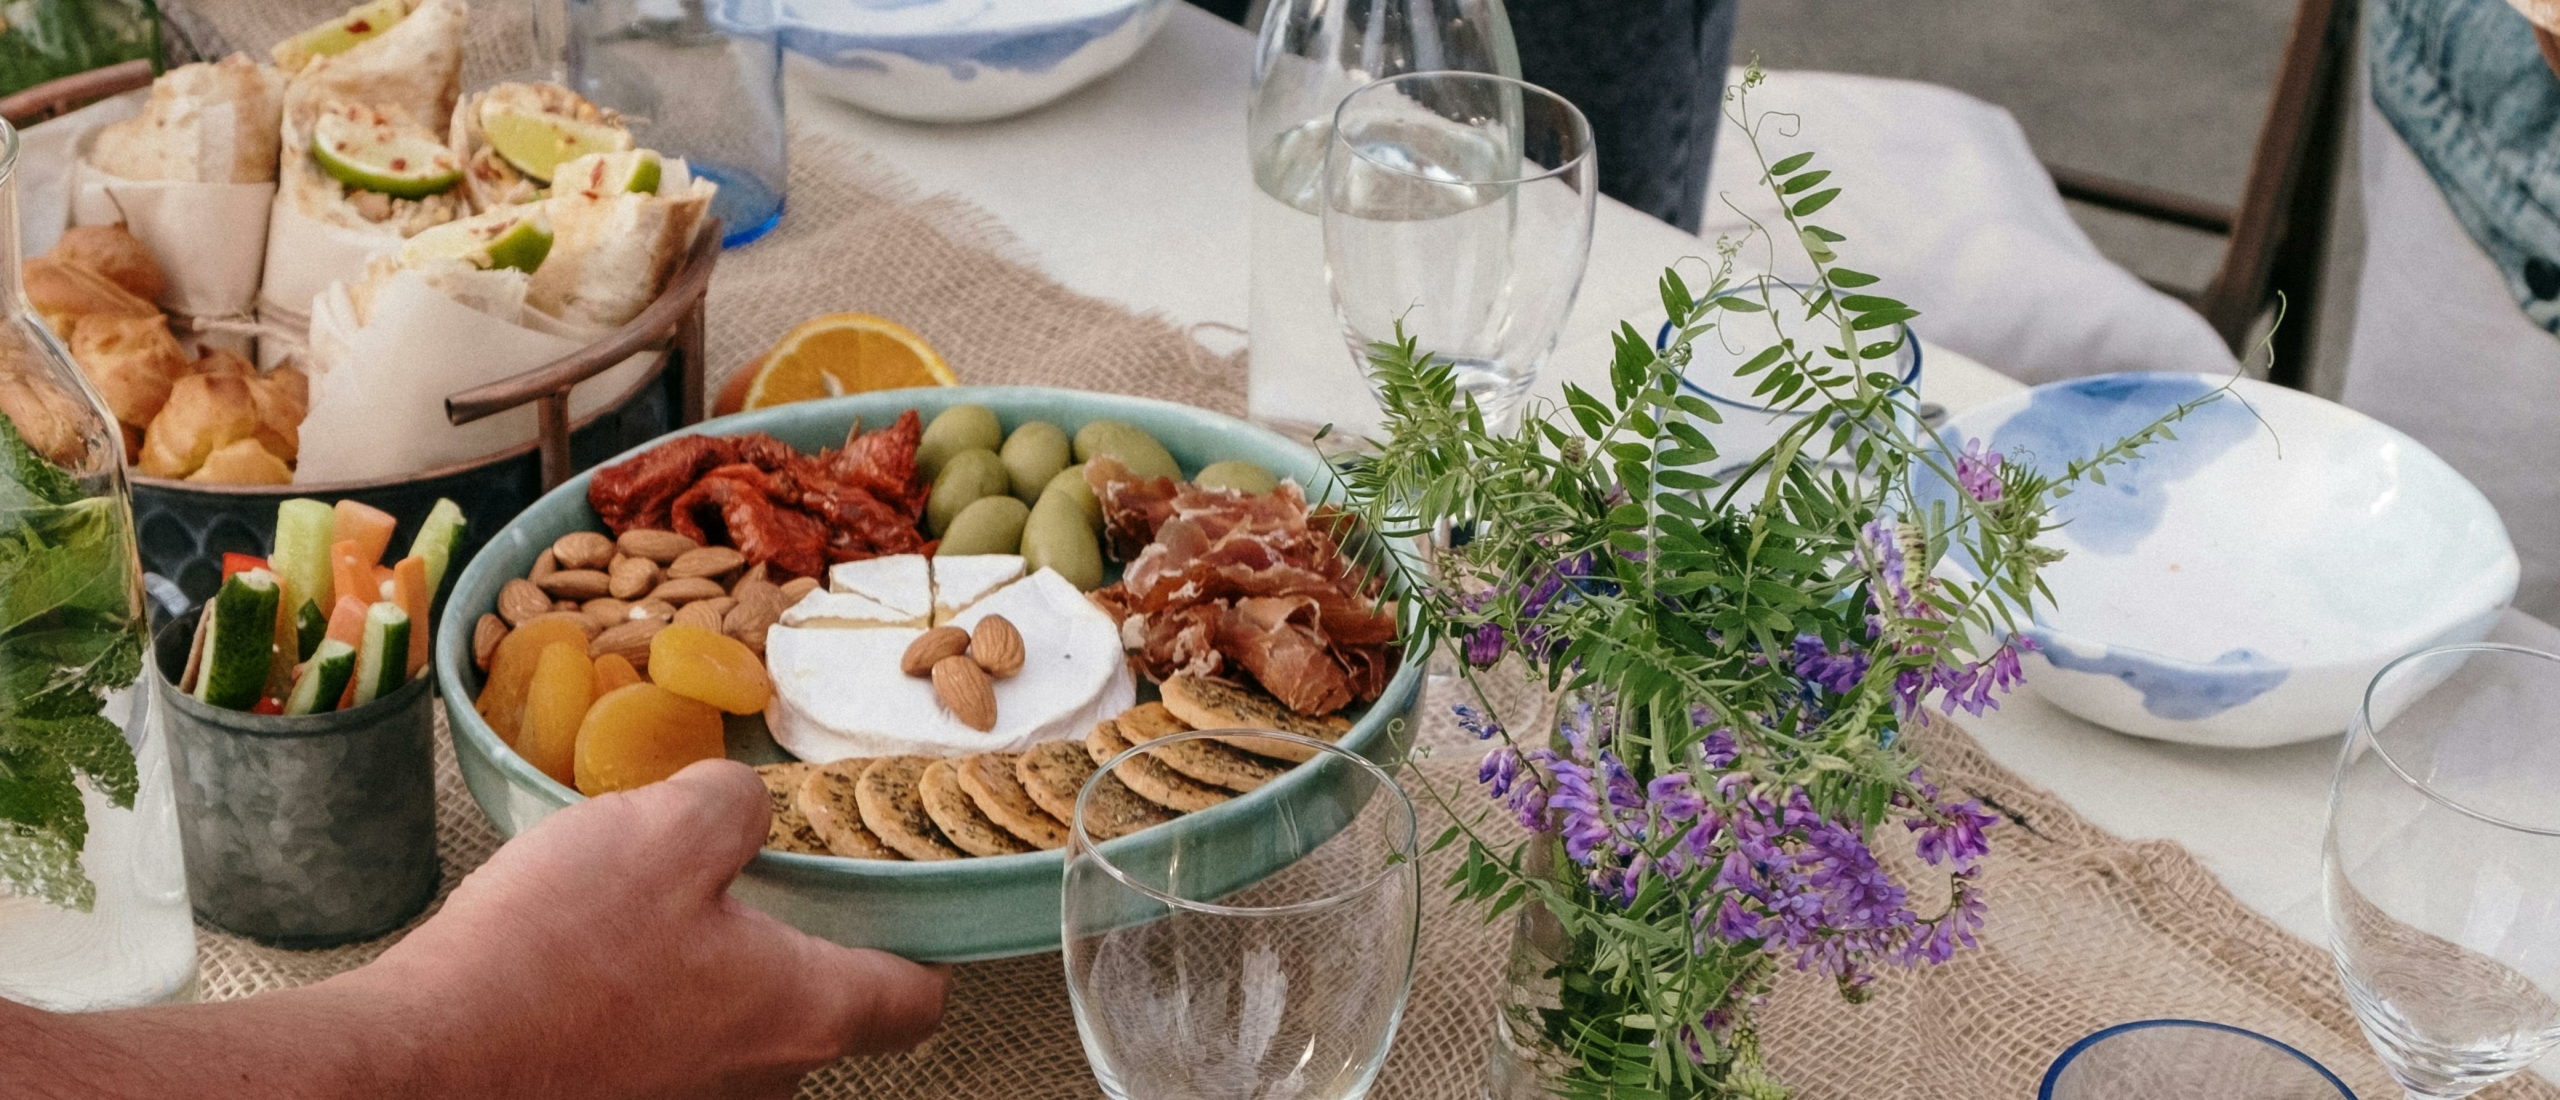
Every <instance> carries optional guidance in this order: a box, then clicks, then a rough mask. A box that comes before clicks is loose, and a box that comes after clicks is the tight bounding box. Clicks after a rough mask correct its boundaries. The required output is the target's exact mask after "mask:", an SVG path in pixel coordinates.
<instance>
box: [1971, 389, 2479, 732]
mask: <svg viewBox="0 0 2560 1100" xmlns="http://www.w3.org/2000/svg"><path fill="white" fill-rule="evenodd" d="M2224 382H2225V379H2222V378H2219V377H2215V376H2211V375H2195V374H2115V375H2101V376H2098V377H2093V378H2082V379H2075V380H2073V381H2068V382H2056V383H2052V384H2050V385H2044V386H2038V387H2036V388H2035V389H2033V390H2029V391H2027V392H2026V393H2022V394H2018V395H2015V396H2012V397H2009V398H2006V399H2003V400H2000V401H1995V402H1992V403H1991V404H1988V405H1984V406H1982V407H1979V408H1975V409H1972V410H1969V411H1967V412H1964V413H1962V414H1959V415H1958V416H1956V417H1954V418H1953V419H1952V420H1950V421H1949V422H1948V424H1947V425H1946V427H1945V428H1944V429H1942V430H1941V431H1940V433H1939V435H1940V438H1941V439H1942V440H1944V441H1946V443H1947V444H1948V445H1949V446H1951V447H1960V446H1962V444H1963V443H1964V441H1966V440H1969V439H1975V438H1979V439H1982V440H1984V441H1986V442H1988V443H1989V444H1990V445H1991V446H1992V447H1993V448H1994V449H1996V450H1998V451H2000V452H2001V453H2002V454H2003V455H2005V456H2006V457H2007V458H2008V460H2009V461H2023V462H2029V463H2032V464H2034V466H2035V467H2036V468H2037V469H2039V470H2042V471H2045V472H2048V473H2053V472H2058V471H2059V470H2060V469H2061V468H2062V466H2063V465H2064V464H2065V463H2067V462H2069V461H2070V460H2072V459H2076V458H2084V457H2087V456H2089V455H2092V454H2095V453H2096V452H2097V451H2098V450H2099V449H2100V448H2102V447H2104V446H2106V445H2107V444H2109V443H2111V442H2113V441H2114V440H2116V439H2118V438H2120V437H2122V436H2124V435H2126V434H2128V433H2130V432H2132V431H2135V430H2137V429H2139V428H2141V427H2142V426H2143V425H2145V424H2148V423H2150V422H2151V421H2152V420H2153V419H2154V418H2156V417H2158V416H2159V415H2160V414H2162V413H2164V412H2166V411H2168V410H2169V409H2171V408H2172V407H2174V406H2176V405H2177V404H2179V403H2180V402H2183V401H2188V400H2192V399H2194V398H2196V397H2199V396H2202V395H2204V394H2206V393H2208V392H2210V391H2212V390H2213V389H2215V388H2217V387H2219V386H2221V385H2223V384H2224ZM2234 389H2235V390H2236V393H2235V394H2229V395H2225V396H2224V397H2222V398H2221V399H2220V400H2217V401H2215V402H2214V403H2212V404H2209V405H2207V406H2205V407H2204V408H2202V409H2201V410H2198V411H2197V412H2196V413H2195V414H2194V415H2192V416H2189V417H2188V418H2187V419H2186V420H2185V421H2183V422H2181V423H2179V424H2177V425H2176V426H2175V427H2174V428H2172V429H2171V430H2172V431H2173V432H2174V433H2175V435H2176V438H2175V439H2169V440H2163V441H2160V442H2158V443H2155V444H2153V445H2152V446H2151V447H2150V448H2148V449H2146V450H2145V451H2144V452H2142V455H2141V457H2139V458H2137V459H2135V460H2134V461H2133V462H2131V463H2130V464H2128V465H2123V466H2117V467H2113V468H2110V469H2108V470H2107V471H2106V484H2104V485H2096V484H2089V485H2083V486H2082V487H2081V488H2080V489H2079V490H2077V491H2076V492H2074V493H2073V494H2072V495H2070V496H2068V497H2066V498H2064V499H2063V500H2062V501H2061V503H2060V505H2059V507H2058V510H2057V513H2056V518H2058V519H2060V520H2061V521H2063V526H2062V527H2061V529H2060V530H2058V531H2056V532H2054V533H2053V534H2052V535H2051V536H2049V541H2050V542H2051V544H2052V545H2054V546H2056V547H2057V548H2058V549H2061V550H2063V551H2065V552H2066V553H2067V555H2068V556H2067V557H2065V558H2063V559H2062V560H2061V561H2060V562H2057V563H2055V564H2054V565H2052V566H2051V567H2049V568H2047V569H2046V570H2045V571H2044V579H2045V581H2046V583H2047V584H2049V585H2050V586H2051V587H2052V590H2053V596H2054V602H2053V604H2052V605H2050V606H2039V607H2038V608H2037V613H2036V615H2035V618H2034V622H2033V625H2032V626H2030V627H2028V628H2026V630H2025V633H2027V634H2028V635H2030V636H2031V637H2033V638H2034V639H2035V641H2036V642H2037V644H2038V645H2039V646H2040V647H2041V648H2042V652H2041V653H2039V654H2036V655H2035V656H2033V657H2031V658H2030V659H2029V661H2028V675H2027V683H2028V685H2029V686H2030V687H2032V688H2034V689H2035V691H2036V692H2037V693H2038V694H2041V695H2043V696H2044V697H2045V698H2046V699H2048V700H2051V701H2052V702H2053V704H2054V705H2056V706H2059V707H2061V708H2062V709H2064V710H2067V711H2070V712H2071V713H2073V714H2076V715H2079V716H2080V717H2082V718H2086V719H2088V720H2089V721H2092V722H2095V723H2097V724H2099V725H2102V726H2107V727H2109V728H2112V729H2117V730H2122V731H2124V732H2126V733H2130V734H2135V735H2137V736H2142V737H2153V738H2158V739H2161V740H2166V741H2184V742H2190V743H2195V744H2204V745H2217V746H2225V747H2234V748H2254V747H2263V746H2270V745H2283V744H2289V743H2292V742H2296V741H2306V740H2310V739H2313V738H2318V737H2325V736H2328V735H2331V734H2335V733H2338V732H2340V731H2342V730H2344V729H2345V728H2346V726H2347V718H2348V716H2349V715H2350V714H2351V713H2353V712H2354V710H2355V707H2356V701H2357V699H2358V698H2359V697H2360V695H2361V693H2362V692H2363V691H2364V688H2365V685H2366V684H2367V683H2369V682H2370V681H2371V680H2372V679H2373V676H2374V674H2375V673H2376V672H2378V671H2380V670H2381V668H2382V666H2383V665H2385V664H2387V663H2389V662H2390V661H2391V660H2392V659H2394V658H2396V657H2399V656H2401V655H2402V654H2405V653H2409V652H2411V651H2413V650H2418V649H2423V648H2426V647H2428V646H2436V645H2446V644H2452V643H2459V642H2469V641H2476V640H2478V639H2480V638H2481V637H2483V636H2484V635H2486V634H2487V633H2488V632H2489V628H2490V626H2491V625H2493V624H2494V623H2495V622H2496V621H2497V618H2498V614H2499V611H2500V610H2501V609H2503V608H2504V607H2506V605H2507V603H2508V601H2509V600H2510V599H2512V598H2513V597H2514V596H2515V591H2516V571H2517V563H2516V552H2515V547H2514V545H2513V544H2511V543H2510V542H2509V541H2508V539H2507V529H2506V525H2505V524H2504V523H2501V522H2500V521H2499V519H2498V513H2497V510H2496V509H2494V508H2492V507H2491V506H2490V504H2489V501H2488V499H2487V498H2486V497H2483V496H2481V495H2480V491H2479V490H2478V489H2476V488H2473V487H2472V485H2471V483H2470V482H2468V481H2466V480H2464V479H2463V477H2462V475H2460V474H2458V473H2455V472H2454V470H2453V468H2452V467H2450V466H2447V465H2446V464H2445V462H2444V460H2443V459H2440V458H2437V457H2436V456H2435V454H2434V452H2431V451H2429V450H2427V449H2426V448H2425V447H2423V446H2420V445H2419V444H2418V442H2417V441H2416V440H2413V439H2411V438H2409V437H2408V436H2406V435H2403V434H2401V433H2400V432H2398V431H2396V430H2394V429H2392V428H2390V427H2387V426H2385V425H2383V424H2382V423H2380V422H2378V421H2376V420H2374V419H2372V418H2370V417H2367V416H2365V415H2363V414H2361V413H2357V412H2354V411H2352V410H2349V409H2347V408H2345V407H2343V406H2340V405H2337V404H2334V403H2331V402H2328V401H2323V400H2321V399H2319V398H2317V397H2313V396H2311V395H2309V394H2305V393H2301V392H2298V391H2295V390H2289V389H2285V388H2282V387H2279V386H2272V385H2268V384H2265V383H2261V382H2254V381H2246V380H2244V381H2241V382H2239V383H2237V384H2236V385H2235V386H2234ZM2235 397H2237V398H2239V399H2241V400H2235V399H2234V398H2235ZM2242 400H2245V401H2246V402H2247V404H2245V405H2244V404H2242ZM1939 491H1941V492H1943V491H1944V490H1943V486H1941V487H1940V488H1939ZM1924 495H1926V494H1925V491H1924Z"/></svg>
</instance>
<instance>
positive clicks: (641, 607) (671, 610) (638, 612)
mask: <svg viewBox="0 0 2560 1100" xmlns="http://www.w3.org/2000/svg"><path fill="white" fill-rule="evenodd" d="M630 616H631V620H632V621H633V622H638V621H640V620H642V619H656V620H657V621H659V622H662V623H663V622H666V621H667V620H669V619H672V618H675V617H676V605H674V604H671V603H668V602H667V601H665V600H642V601H640V602H639V603H635V604H632V605H631V611H630Z"/></svg>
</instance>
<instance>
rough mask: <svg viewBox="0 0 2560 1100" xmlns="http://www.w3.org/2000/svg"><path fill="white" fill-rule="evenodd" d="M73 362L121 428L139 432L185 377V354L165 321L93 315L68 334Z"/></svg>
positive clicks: (77, 322) (81, 321)
mask: <svg viewBox="0 0 2560 1100" xmlns="http://www.w3.org/2000/svg"><path fill="white" fill-rule="evenodd" d="M70 344H71V359H72V361H73V362H76V363H78V364H80V373H82V374H85V375H88V376H89V384H90V385H92V386H96V387H97V388H98V396H100V397H102V398H105V399H106V402H107V411H109V412H111V413H113V414H115V418H116V420H117V421H118V422H119V423H124V424H129V425H132V426H134V427H141V426H143V425H146V424H149V423H151V418H152V417H155V416H158V415H160V407H161V406H162V405H163V404H165V403H166V402H167V401H168V400H169V387H170V386H171V385H172V384H174V383H175V382H177V380H178V379H179V378H180V377H182V376H184V375H185V374H186V373H187V353H186V352H185V351H184V350H182V349H180V348H179V347H178V338H177V337H175V336H171V335H170V334H169V322H168V319H167V318H164V317H161V316H159V315H157V314H154V315H152V316H149V317H127V316H122V315H119V314H113V313H92V314H89V315H87V316H85V317H82V318H80V319H79V320H78V321H76V322H74V323H73V325H72V328H71V340H70Z"/></svg>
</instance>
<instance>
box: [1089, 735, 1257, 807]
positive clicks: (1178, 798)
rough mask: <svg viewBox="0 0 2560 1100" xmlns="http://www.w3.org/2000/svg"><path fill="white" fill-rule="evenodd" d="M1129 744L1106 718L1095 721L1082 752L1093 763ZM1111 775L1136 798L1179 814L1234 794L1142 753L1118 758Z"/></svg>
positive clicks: (1118, 751)
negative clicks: (1090, 757)
mask: <svg viewBox="0 0 2560 1100" xmlns="http://www.w3.org/2000/svg"><path fill="white" fill-rule="evenodd" d="M1129 747H1130V746H1129V739H1128V738H1126V737H1123V736H1121V734H1120V724H1119V723H1117V722H1114V721H1112V720H1111V719H1108V718H1105V719H1103V720H1102V721H1100V722H1096V723H1094V726H1093V732H1092V733H1089V734H1086V735H1085V738H1084V748H1085V752H1086V753H1087V754H1089V755H1091V756H1092V757H1093V762H1094V763H1096V764H1103V763H1107V762H1109V761H1110V760H1111V758H1112V757H1115V756H1118V755H1120V754H1121V753H1124V752H1127V751H1129ZM1111 774H1113V775H1115V776H1118V777H1119V779H1120V781H1121V782H1123V783H1126V784H1128V785H1129V789H1130V790H1133V791H1136V792H1138V797H1140V798H1143V799H1146V800H1147V801H1149V802H1153V803H1155V804H1156V805H1158V806H1162V807H1164V808H1166V809H1168V810H1173V811H1176V812H1179V813H1186V814H1187V813H1198V812H1199V811H1201V810H1205V809H1208V808H1209V807H1211V806H1215V805H1217V804H1219V803H1221V802H1224V801H1226V800H1228V799H1230V798H1234V797H1235V792H1234V791H1226V790H1220V789H1218V788H1216V787H1212V786H1210V785H1208V784H1206V783H1202V782H1199V781H1197V780H1194V779H1192V778H1191V777H1190V776H1187V775H1184V774H1182V773H1181V772H1178V771H1175V770H1173V769H1172V768H1168V767H1166V766H1164V764H1163V763H1162V762H1160V761H1158V760H1157V759H1156V758H1155V757H1152V756H1149V755H1147V754H1145V753H1139V754H1137V755H1136V756H1132V757H1130V758H1129V759H1127V760H1124V761H1121V762H1120V766H1119V767H1116V768H1113V769H1111Z"/></svg>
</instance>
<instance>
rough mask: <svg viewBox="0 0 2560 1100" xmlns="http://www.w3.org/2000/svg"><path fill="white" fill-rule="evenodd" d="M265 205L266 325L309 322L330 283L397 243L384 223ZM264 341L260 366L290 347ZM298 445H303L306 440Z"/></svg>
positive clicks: (261, 301) (299, 327)
mask: <svg viewBox="0 0 2560 1100" xmlns="http://www.w3.org/2000/svg"><path fill="white" fill-rule="evenodd" d="M269 209H270V210H271V211H272V214H271V215H270V216H269V217H268V219H267V239H266V274H265V280H264V283H263V285H262V286H261V287H260V288H259V291H258V320H260V321H261V322H264V323H265V324H266V325H268V326H269V327H272V328H279V329H284V330H286V331H290V332H301V331H304V330H305V329H307V328H309V327H310V325H311V322H312V318H313V314H314V312H315V311H316V310H317V308H318V306H317V299H319V297H320V296H321V295H322V294H325V293H327V292H328V290H329V288H330V286H331V285H333V284H336V283H339V282H350V283H351V282H354V281H356V280H358V279H362V278H364V265H365V261H367V260H370V259H372V258H373V257H374V255H375V254H376V253H382V252H389V251H391V250H393V249H396V248H399V247H400V241H401V237H400V234H399V233H398V232H397V231H395V230H392V229H389V228H384V229H380V230H375V231H371V232H368V231H365V230H360V229H350V228H348V227H346V226H343V225H331V224H329V223H327V222H324V221H321V220H320V219H318V218H314V217H312V216H310V215H308V214H305V213H303V212H301V211H299V210H296V209H294V208H293V204H292V203H289V202H279V203H274V204H273V205H272V206H271V207H270V208H269ZM351 316H352V315H351ZM266 343H267V344H268V345H271V346H262V347H260V348H259V353H258V365H260V366H265V367H272V366H274V365H276V363H277V362H278V361H280V360H281V359H282V358H283V357H284V355H285V354H286V353H288V352H290V351H292V350H293V349H291V348H288V347H285V346H284V345H283V343H282V342H281V341H273V340H271V341H267V342H266ZM312 381H313V383H314V384H315V387H314V390H313V393H312V398H313V404H312V406H311V408H312V411H313V412H314V413H317V412H318V411H319V409H320V406H319V404H318V398H319V396H320V395H319V392H318V390H317V386H316V384H317V383H318V381H319V378H318V377H317V374H316V371H315V374H314V377H313V379H312ZM467 388H469V387H467V386H456V387H454V389H456V390H460V389H467ZM439 396H441V395H439ZM436 420H437V422H438V423H442V422H443V420H444V413H443V411H442V406H438V411H437V413H436ZM304 446H305V448H306V449H308V447H309V444H308V443H306V444H305V445H304ZM306 480H308V479H306Z"/></svg>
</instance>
